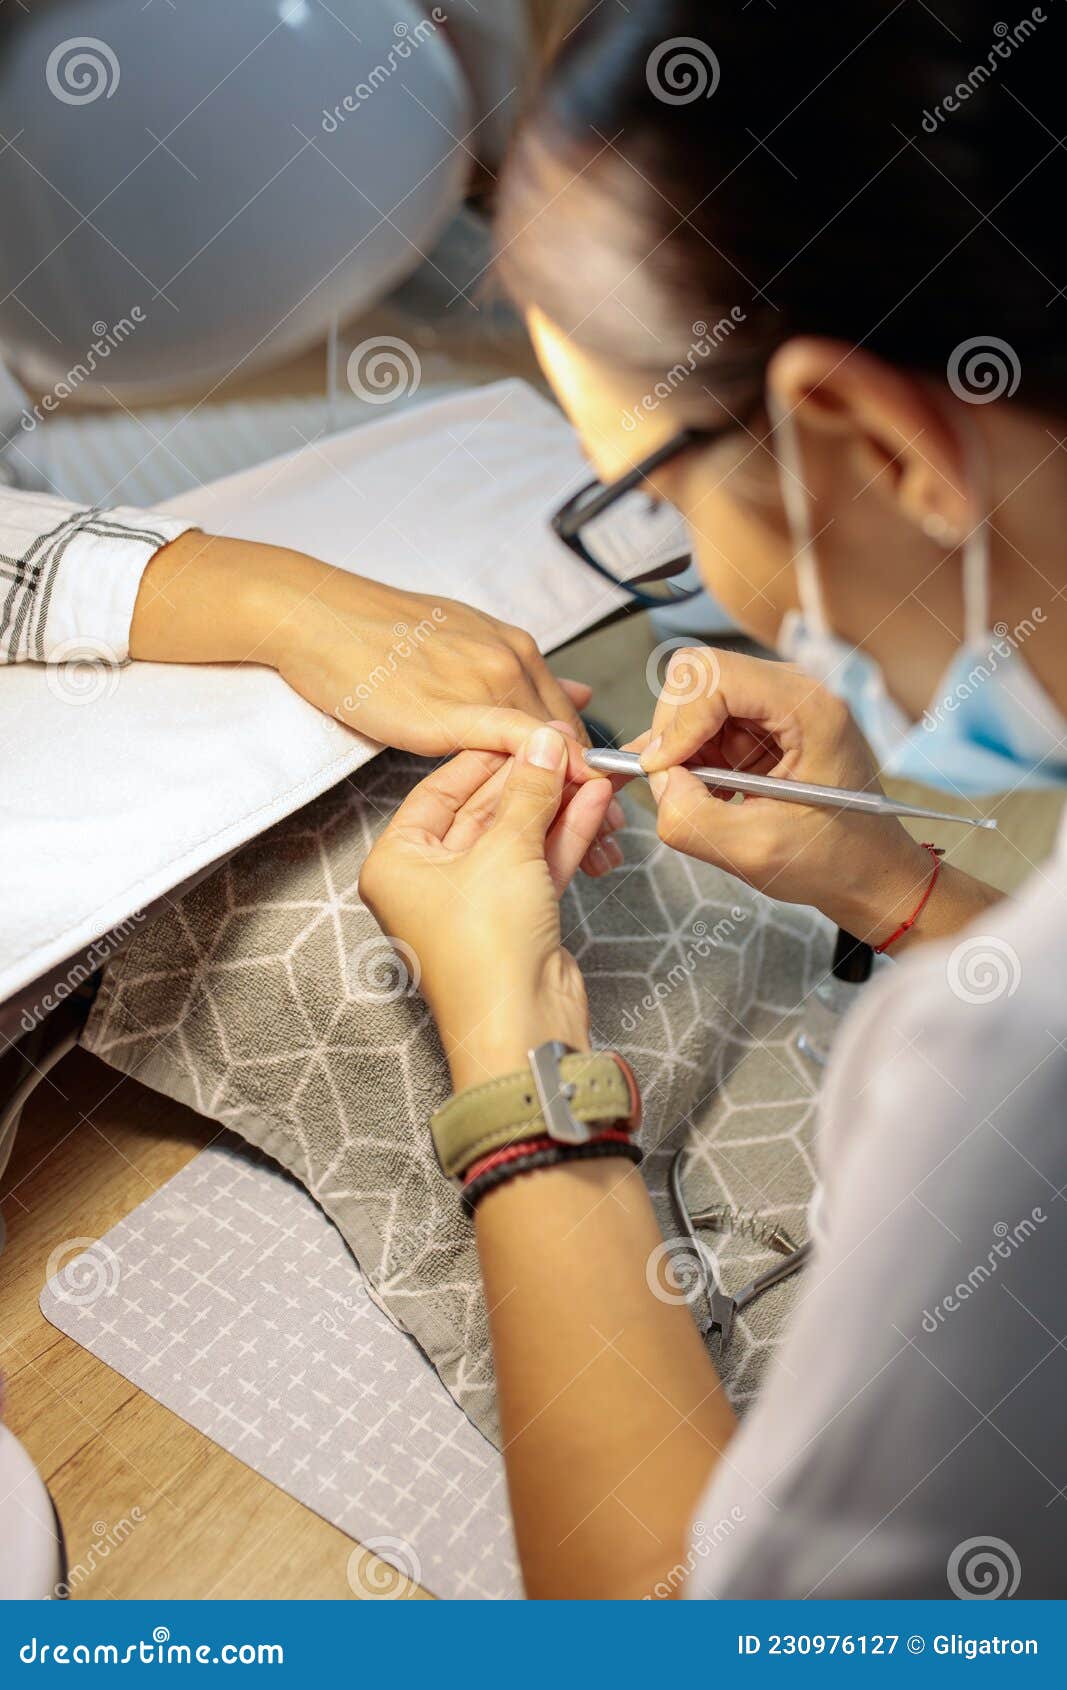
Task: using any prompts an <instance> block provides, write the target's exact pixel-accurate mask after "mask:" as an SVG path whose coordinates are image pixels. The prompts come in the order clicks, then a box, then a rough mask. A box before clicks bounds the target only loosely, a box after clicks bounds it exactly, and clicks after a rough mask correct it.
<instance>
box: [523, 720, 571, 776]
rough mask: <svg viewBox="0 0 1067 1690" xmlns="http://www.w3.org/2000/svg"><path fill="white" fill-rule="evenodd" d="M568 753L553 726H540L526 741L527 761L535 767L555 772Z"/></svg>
mask: <svg viewBox="0 0 1067 1690" xmlns="http://www.w3.org/2000/svg"><path fill="white" fill-rule="evenodd" d="M565 755H566V747H565V745H564V744H563V740H562V738H561V737H560V735H559V734H558V733H556V731H555V730H554V729H553V728H538V729H537V732H536V733H534V734H531V735H530V738H529V739H528V740H527V741H526V761H527V762H528V763H532V764H533V766H534V768H535V769H549V770H550V771H552V772H553V773H554V772H555V770H556V769H558V768H559V766H560V764H561V763H562V762H563V759H564V757H565Z"/></svg>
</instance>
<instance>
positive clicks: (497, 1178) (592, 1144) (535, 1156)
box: [463, 1127, 644, 1215]
mask: <svg viewBox="0 0 1067 1690" xmlns="http://www.w3.org/2000/svg"><path fill="white" fill-rule="evenodd" d="M605 1156H622V1157H625V1159H626V1160H627V1161H629V1162H633V1163H634V1165H635V1166H636V1165H637V1164H638V1163H639V1162H641V1161H642V1160H643V1159H644V1152H643V1151H642V1150H641V1148H640V1146H639V1145H637V1144H635V1143H634V1141H633V1139H632V1138H631V1137H630V1135H629V1133H628V1132H626V1131H625V1130H624V1129H622V1128H620V1127H612V1128H607V1129H605V1131H604V1132H602V1133H598V1134H597V1136H596V1138H591V1139H590V1140H589V1141H588V1142H587V1143H586V1144H559V1143H558V1142H557V1141H556V1140H555V1139H551V1138H528V1139H524V1140H523V1141H522V1142H521V1143H519V1144H509V1145H507V1146H506V1147H505V1148H504V1149H503V1150H494V1151H493V1152H492V1154H491V1155H489V1156H483V1157H482V1158H481V1160H480V1161H478V1162H475V1163H473V1164H472V1165H471V1167H470V1168H469V1169H468V1170H467V1173H466V1175H465V1176H464V1182H463V1208H464V1211H465V1213H466V1214H468V1215H473V1213H474V1211H475V1209H476V1208H477V1207H478V1204H479V1203H480V1202H481V1200H482V1198H483V1197H485V1196H486V1195H487V1194H488V1193H489V1192H490V1191H495V1190H496V1189H497V1187H498V1186H501V1185H506V1184H507V1182H508V1181H509V1180H512V1179H517V1178H518V1177H519V1175H520V1174H532V1173H536V1172H538V1171H539V1170H540V1169H542V1168H554V1167H559V1166H561V1165H562V1164H563V1163H565V1162H588V1161H592V1160H597V1159H599V1158H601V1157H605Z"/></svg>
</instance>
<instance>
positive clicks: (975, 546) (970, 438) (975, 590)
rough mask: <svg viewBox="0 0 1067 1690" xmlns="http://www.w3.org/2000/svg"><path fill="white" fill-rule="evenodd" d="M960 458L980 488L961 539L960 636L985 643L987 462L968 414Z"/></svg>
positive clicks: (988, 572) (989, 592)
mask: <svg viewBox="0 0 1067 1690" xmlns="http://www.w3.org/2000/svg"><path fill="white" fill-rule="evenodd" d="M962 423H963V427H962V432H961V438H962V442H963V457H964V462H965V463H966V465H967V470H968V473H969V476H970V480H971V483H972V485H973V486H975V487H978V488H980V489H981V511H982V514H981V516H980V517H979V519H978V521H977V522H976V523H975V525H974V527H973V528H972V529H971V531H970V533H969V534H968V535H967V537H966V539H965V540H964V542H963V557H962V569H963V637H964V639H965V640H966V642H967V644H968V645H969V646H985V645H988V643H989V638H990V618H991V616H992V608H991V603H990V600H991V597H992V582H991V575H992V561H991V556H990V551H991V540H990V533H989V461H988V459H987V457H986V452H985V443H984V441H983V439H982V436H981V435H980V434H979V432H978V430H977V428H976V427H975V426H974V424H973V423H972V422H971V420H970V418H969V417H964V418H963V419H962Z"/></svg>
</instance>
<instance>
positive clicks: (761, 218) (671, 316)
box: [498, 0, 1067, 410]
mask: <svg viewBox="0 0 1067 1690" xmlns="http://www.w3.org/2000/svg"><path fill="white" fill-rule="evenodd" d="M1065 10H1067V8H1063V9H1060V8H1059V7H1058V0H1044V5H1037V6H1032V7H1031V8H1030V9H1028V10H1026V11H1024V12H1023V13H1022V15H1021V17H1020V18H1019V19H1017V20H1016V21H1015V22H1003V21H1002V17H1004V16H1008V17H1010V11H1009V10H1008V9H1007V8H1005V7H1004V5H1003V0H997V6H996V7H995V8H994V7H993V6H990V5H987V4H983V3H981V0H977V3H976V0H933V3H932V5H931V6H930V7H927V6H925V5H922V4H920V3H919V0H903V3H902V4H900V5H897V6H893V5H892V3H891V0H819V3H818V4H815V5H813V4H808V3H805V0H777V4H776V6H775V7H774V8H769V7H766V6H763V5H761V4H758V3H750V4H748V5H743V4H742V3H741V0H733V3H727V0H720V3H718V4H709V3H706V0H705V3H703V4H702V3H699V0H628V5H627V8H626V9H622V8H619V7H616V6H615V5H612V4H600V5H597V6H594V7H585V8H583V11H584V12H585V14H586V15H585V16H584V17H582V18H581V20H580V21H579V22H578V24H577V26H576V27H575V28H574V29H573V30H572V31H571V32H570V34H569V35H568V36H567V37H566V38H565V40H564V41H563V44H562V46H561V47H560V49H559V51H558V52H557V55H556V57H555V58H554V60H553V61H552V62H551V63H550V64H549V66H548V68H547V70H546V73H545V77H544V80H543V83H542V86H541V88H540V90H539V91H538V93H537V95H536V97H535V99H534V102H533V104H532V107H531V109H530V110H529V112H528V114H527V116H526V118H525V120H524V122H523V123H522V125H521V127H520V130H519V133H518V135H517V138H516V141H515V145H514V147H513V150H512V155H511V158H510V160H509V162H508V166H507V168H506V171H505V174H504V178H503V180H502V183H501V194H500V211H499V222H498V266H499V269H500V271H501V273H502V275H503V278H504V281H505V283H506V285H507V286H508V287H509V288H510V289H511V291H512V292H513V293H514V294H515V295H516V296H517V297H518V298H519V299H520V300H521V301H522V302H523V303H527V304H536V305H538V306H540V307H541V308H542V309H543V310H544V311H545V313H546V314H547V315H548V316H549V317H550V318H552V319H553V320H554V321H555V322H557V323H558V324H559V326H560V327H561V328H563V329H564V330H565V331H566V332H568V333H569V334H573V335H575V336H576V337H577V338H578V340H579V341H581V342H583V343H584V344H586V345H588V346H589V347H590V348H591V349H592V350H594V351H599V352H601V353H603V354H606V355H608V356H610V357H613V358H616V359H618V360H619V361H620V362H621V363H623V364H624V365H632V366H633V367H634V368H636V369H641V370H646V371H651V370H654V369H656V368H657V367H659V368H662V367H666V366H669V365H671V364H672V363H673V362H674V361H675V360H676V359H678V358H680V357H683V356H684V355H685V352H686V348H687V347H690V346H691V345H692V342H693V340H694V325H697V327H698V328H706V327H707V325H709V324H711V323H713V322H715V320H716V319H718V320H719V322H720V323H722V322H724V320H725V319H726V318H727V317H728V315H729V313H730V311H731V308H733V312H734V317H733V321H734V322H735V323H736V322H737V321H738V314H739V313H741V314H743V322H740V324H739V326H738V327H737V330H736V333H733V332H730V333H729V334H728V335H727V333H725V332H724V334H723V339H722V344H721V345H719V346H717V348H716V350H715V354H714V363H712V364H709V366H708V373H709V374H716V376H718V374H719V373H721V375H722V378H723V380H724V381H725V382H727V383H731V384H736V383H741V384H742V385H744V384H745V382H746V381H747V384H748V386H749V388H750V389H751V388H752V387H753V385H756V386H757V387H758V385H759V384H760V383H761V382H762V378H763V370H764V368H765V364H766V361H767V358H768V356H769V355H770V352H771V351H772V350H773V348H774V346H776V345H777V344H779V343H780V342H782V341H783V340H785V339H788V338H789V337H790V336H792V335H795V334H798V333H804V334H820V335H831V336H834V337H836V338H839V339H842V340H845V341H847V342H850V343H852V344H860V345H864V346H866V347H868V348H869V349H870V350H871V351H873V352H875V353H877V354H879V355H881V356H882V357H884V358H886V359H888V360H890V361H892V362H893V363H896V364H898V365H902V366H905V367H909V368H912V369H915V370H919V371H924V372H927V373H929V374H931V375H936V376H938V377H940V378H941V379H942V380H943V379H945V376H946V372H947V371H948V370H949V369H950V360H952V359H953V358H956V359H957V362H958V361H959V359H960V358H961V357H965V356H966V349H965V351H964V353H962V354H961V350H960V349H961V346H962V343H964V342H967V341H969V340H975V341H979V340H980V341H981V342H983V343H988V342H989V340H990V338H991V337H994V339H995V341H1003V342H1004V343H1005V344H1006V346H1007V348H1008V349H1009V351H1010V354H1011V362H1010V363H1009V365H1008V369H1007V379H1006V381H1005V382H1004V383H1003V384H1002V386H1003V390H1004V391H1009V390H1010V391H1014V390H1015V386H1016V377H1018V381H1017V387H1018V394H1019V397H1020V399H1026V400H1028V401H1029V402H1031V403H1034V404H1035V405H1038V406H1041V407H1046V408H1050V409H1053V410H1059V409H1067V328H1065V321H1067V319H1065V313H1067V299H1065V298H1064V296H1063V294H1062V293H1061V292H1060V290H1061V289H1064V288H1067V238H1065V233H1064V222H1065V218H1067V151H1065V149H1064V147H1063V146H1060V145H1058V140H1059V135H1060V130H1061V128H1062V126H1063V125H1062V116H1063V110H1064V107H1063V84H1064V76H1065V72H1067V54H1065V53H1064V50H1063V49H1064V42H1065V39H1067V23H1065V20H1064V17H1063V11H1065ZM998 14H999V15H998ZM972 373H973V372H972ZM977 379H978V380H979V381H981V380H988V379H989V377H988V375H986V376H982V375H981V374H980V373H979V374H978V376H977Z"/></svg>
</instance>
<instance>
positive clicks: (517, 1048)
mask: <svg viewBox="0 0 1067 1690" xmlns="http://www.w3.org/2000/svg"><path fill="white" fill-rule="evenodd" d="M502 1009H503V1012H502ZM502 1009H500V1008H498V1009H495V1010H494V1011H492V1012H491V1013H490V1014H489V1015H487V1016H486V1017H485V1018H484V1019H483V1020H481V1021H478V1022H475V1021H474V1020H473V1019H468V1020H467V1021H466V1023H465V1025H462V1026H461V1025H460V1024H458V1023H457V1022H455V1021H452V1022H450V1020H449V1018H448V1016H447V1015H437V1014H436V1012H435V1019H436V1021H437V1025H438V1030H439V1032H440V1035H441V1043H442V1044H443V1046H444V1050H445V1056H446V1058H447V1060H448V1067H449V1072H450V1073H451V1076H452V1087H453V1090H454V1091H457V1092H460V1091H466V1090H467V1089H468V1087H470V1086H481V1085H485V1083H486V1082H487V1081H488V1080H494V1079H499V1078H501V1077H503V1076H504V1075H507V1074H515V1073H518V1072H519V1070H520V1069H523V1068H526V1067H527V1066H528V1065H529V1053H530V1051H531V1050H536V1048H537V1046H538V1045H542V1044H547V1043H548V1042H549V1041H550V1040H553V1039H558V1040H560V1042H561V1043H562V1044H565V1045H567V1046H568V1047H569V1048H570V1049H571V1050H578V1051H587V1050H588V1049H589V1027H588V1022H587V1020H586V1018H585V1017H584V1015H579V1014H577V1013H572V1012H569V1011H564V1010H562V1009H561V1008H560V1006H559V1005H555V1006H549V1005H547V1004H545V1005H539V1004H533V1003H531V1004H526V1005H522V1006H521V1007H517V1006H515V1005H514V1004H512V1005H511V1007H510V1012H509V1011H508V1006H507V1004H506V1000H505V1002H504V1004H503V1006H502Z"/></svg>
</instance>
